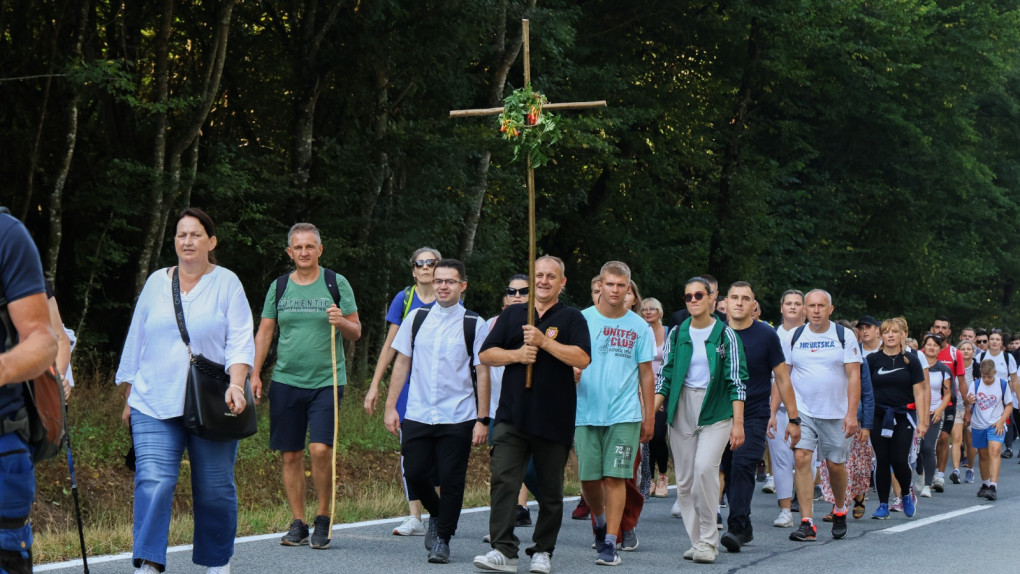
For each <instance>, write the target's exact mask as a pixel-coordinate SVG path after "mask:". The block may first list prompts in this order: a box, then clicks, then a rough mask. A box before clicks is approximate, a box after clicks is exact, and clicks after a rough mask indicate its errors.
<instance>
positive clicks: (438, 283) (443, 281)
mask: <svg viewBox="0 0 1020 574" xmlns="http://www.w3.org/2000/svg"><path fill="white" fill-rule="evenodd" d="M457 283H463V281H461V280H460V279H433V280H432V284H433V285H435V286H436V287H442V286H443V285H449V286H451V287H453V286H454V285H456V284H457Z"/></svg>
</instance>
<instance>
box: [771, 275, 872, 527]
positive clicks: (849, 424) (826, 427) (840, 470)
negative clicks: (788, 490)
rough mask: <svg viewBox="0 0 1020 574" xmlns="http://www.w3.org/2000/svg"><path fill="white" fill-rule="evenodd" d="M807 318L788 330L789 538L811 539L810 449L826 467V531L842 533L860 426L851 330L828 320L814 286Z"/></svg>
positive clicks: (826, 303)
mask: <svg viewBox="0 0 1020 574" xmlns="http://www.w3.org/2000/svg"><path fill="white" fill-rule="evenodd" d="M805 306H806V307H807V318H808V324H807V325H805V326H804V327H800V328H798V329H796V330H795V331H794V332H793V335H792V336H791V338H790V346H789V347H787V355H786V362H787V364H789V365H791V372H790V378H791V380H792V381H793V390H794V394H795V395H796V399H797V409H798V411H799V413H798V414H800V418H801V435H800V440H799V441H798V442H797V444H796V445H794V448H795V451H794V459H795V461H796V467H797V472H796V476H795V478H794V481H795V483H796V487H797V498H798V499H799V500H800V515H801V523H800V528H798V529H797V530H795V531H794V532H793V533H792V534H790V540H795V541H800V542H805V541H813V540H815V537H816V533H817V529H816V528H815V525H814V520H813V517H812V511H813V508H812V499H813V498H814V497H813V496H812V491H813V490H814V472H813V471H814V469H813V468H812V466H811V458H812V455H813V454H817V455H818V459H819V460H820V461H821V460H824V461H825V464H826V465H827V466H828V470H829V480H830V485H831V486H832V492H833V496H834V497H835V498H836V500H835V507H834V508H833V512H832V515H833V520H832V536H833V538H837V539H838V538H843V537H844V536H846V513H847V501H846V483H847V472H846V460H847V456H848V454H849V450H850V437H852V436H853V435H854V434H856V433H857V431H858V430H860V424H859V423H858V421H857V404H858V402H860V397H861V366H860V363H861V352H860V349H859V347H858V346H857V337H855V336H854V333H853V330H851V329H845V328H843V327H842V326H840V325H836V324H835V323H833V322H832V321H829V317H830V316H831V315H832V311H833V309H834V307H833V305H832V296H831V295H829V293H827V292H826V291H823V290H821V289H815V290H813V291H809V292H808V294H807V296H806V297H805Z"/></svg>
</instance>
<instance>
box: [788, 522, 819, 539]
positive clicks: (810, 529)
mask: <svg viewBox="0 0 1020 574" xmlns="http://www.w3.org/2000/svg"><path fill="white" fill-rule="evenodd" d="M817 538H818V529H816V528H815V525H814V524H811V521H810V520H808V519H807V518H805V519H803V520H801V521H800V528H798V529H797V530H794V531H793V532H791V533H790V540H793V541H796V542H814V541H815V540H816V539H817Z"/></svg>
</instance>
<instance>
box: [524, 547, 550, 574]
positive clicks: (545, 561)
mask: <svg viewBox="0 0 1020 574" xmlns="http://www.w3.org/2000/svg"><path fill="white" fill-rule="evenodd" d="M550 560H551V558H550V557H549V553H548V552H536V553H534V554H532V555H531V569H530V570H528V572H537V573H538V574H549V571H550V570H552V562H551V561H550Z"/></svg>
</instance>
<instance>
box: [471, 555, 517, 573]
mask: <svg viewBox="0 0 1020 574" xmlns="http://www.w3.org/2000/svg"><path fill="white" fill-rule="evenodd" d="M474 564H475V568H478V569H479V570H488V571H490V572H517V559H516V558H507V557H506V556H503V553H502V552H500V551H499V550H489V551H488V552H487V553H486V554H485V556H475V560H474Z"/></svg>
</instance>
